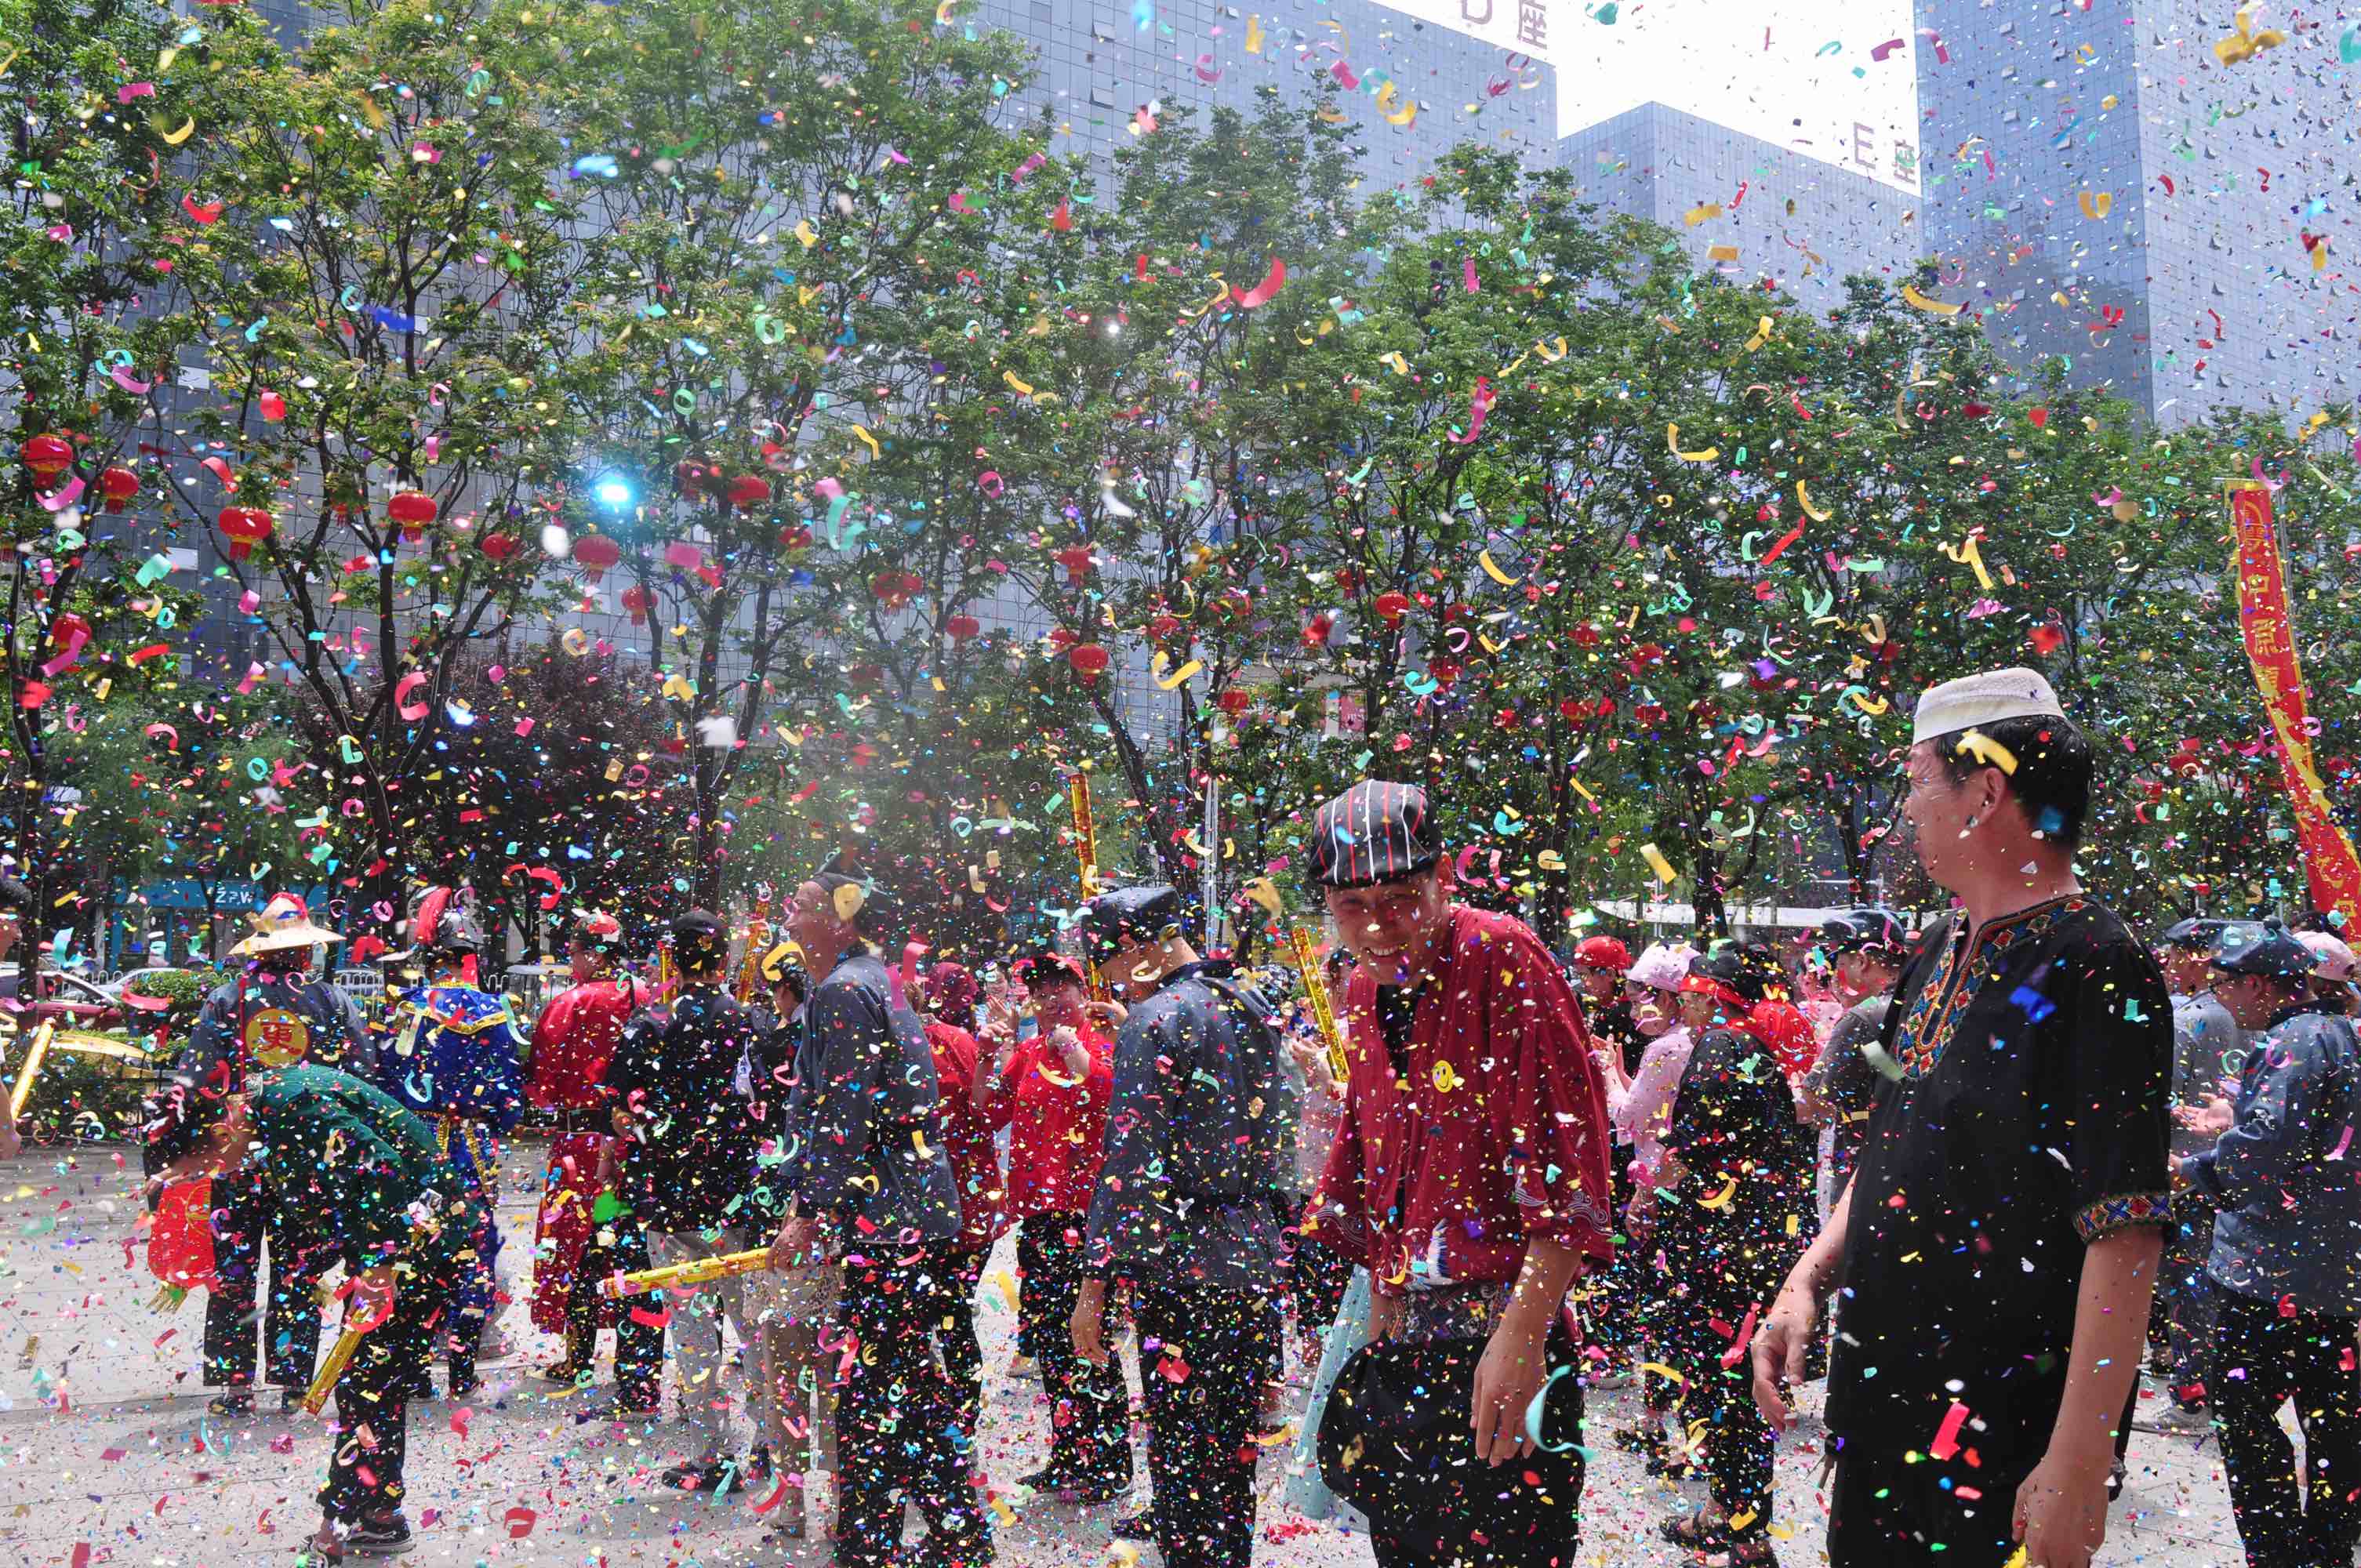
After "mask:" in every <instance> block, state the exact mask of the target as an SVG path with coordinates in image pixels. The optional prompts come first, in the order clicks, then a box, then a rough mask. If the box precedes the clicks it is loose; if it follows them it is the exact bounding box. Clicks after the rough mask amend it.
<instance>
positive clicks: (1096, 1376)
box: [1016, 1214, 1132, 1484]
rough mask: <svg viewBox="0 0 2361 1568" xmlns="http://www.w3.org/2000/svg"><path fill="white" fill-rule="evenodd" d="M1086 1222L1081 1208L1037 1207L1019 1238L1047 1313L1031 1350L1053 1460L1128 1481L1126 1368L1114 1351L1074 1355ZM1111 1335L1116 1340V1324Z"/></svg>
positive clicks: (1079, 1476) (1034, 1296) (1033, 1300)
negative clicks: (1101, 1358) (1091, 1358)
mask: <svg viewBox="0 0 2361 1568" xmlns="http://www.w3.org/2000/svg"><path fill="white" fill-rule="evenodd" d="M1082 1224H1083V1216H1082V1215H1080V1214H1035V1215H1032V1216H1030V1217H1029V1218H1027V1220H1026V1222H1025V1225H1024V1228H1023V1230H1021V1231H1020V1232H1019V1233H1018V1234H1017V1237H1016V1256H1017V1266H1018V1267H1019V1268H1021V1269H1023V1270H1024V1273H1025V1293H1024V1299H1025V1301H1026V1302H1027V1304H1028V1305H1030V1306H1032V1307H1033V1308H1034V1310H1037V1311H1038V1312H1039V1313H1040V1314H1041V1327H1040V1331H1039V1334H1038V1338H1037V1340H1036V1342H1035V1343H1036V1347H1037V1348H1035V1349H1034V1350H1033V1351H1032V1352H1031V1354H1032V1355H1033V1356H1034V1357H1035V1358H1036V1359H1038V1361H1039V1362H1040V1363H1041V1387H1042V1388H1043V1390H1044V1391H1046V1392H1047V1393H1048V1394H1049V1405H1050V1408H1049V1467H1050V1468H1051V1469H1053V1470H1055V1471H1056V1472H1058V1474H1059V1475H1060V1478H1061V1479H1064V1480H1067V1481H1076V1482H1083V1481H1087V1482H1092V1483H1096V1482H1099V1481H1108V1482H1114V1483H1121V1484H1128V1483H1129V1482H1130V1480H1131V1474H1132V1471H1131V1395H1130V1392H1129V1391H1128V1390H1127V1389H1126V1387H1125V1386H1124V1381H1123V1368H1122V1367H1121V1366H1120V1365H1117V1363H1116V1362H1115V1359H1114V1358H1113V1357H1112V1356H1110V1357H1109V1359H1108V1362H1107V1365H1105V1366H1104V1367H1099V1366H1093V1365H1091V1364H1090V1363H1089V1362H1087V1361H1084V1360H1083V1359H1082V1357H1081V1356H1079V1355H1076V1354H1074V1335H1073V1330H1072V1328H1071V1321H1072V1318H1073V1315H1074V1303H1075V1301H1076V1299H1079V1298H1080V1296H1081V1295H1082ZM1109 1310H1110V1311H1112V1310H1113V1309H1112V1305H1110V1308H1109ZM1105 1337H1106V1338H1107V1339H1108V1340H1110V1341H1112V1340H1113V1339H1114V1337H1115V1333H1114V1330H1113V1329H1112V1327H1110V1328H1109V1329H1108V1331H1107V1332H1106V1335H1105Z"/></svg>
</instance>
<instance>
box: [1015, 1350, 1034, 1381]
mask: <svg viewBox="0 0 2361 1568" xmlns="http://www.w3.org/2000/svg"><path fill="white" fill-rule="evenodd" d="M1008 1376H1011V1377H1027V1378H1031V1379H1032V1380H1034V1381H1035V1382H1038V1381H1040V1377H1041V1364H1040V1363H1039V1362H1038V1361H1036V1360H1034V1359H1033V1358H1032V1357H1031V1356H1029V1355H1012V1356H1010V1357H1009V1358H1008Z"/></svg>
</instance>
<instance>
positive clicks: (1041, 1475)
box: [1016, 1463, 1069, 1492]
mask: <svg viewBox="0 0 2361 1568" xmlns="http://www.w3.org/2000/svg"><path fill="white" fill-rule="evenodd" d="M1016 1484H1017V1485H1018V1486H1030V1487H1032V1488H1033V1490H1035V1491H1036V1492H1060V1491H1063V1490H1064V1489H1065V1488H1066V1486H1068V1485H1069V1483H1068V1481H1067V1479H1066V1472H1065V1468H1064V1466H1062V1465H1060V1464H1055V1463H1051V1464H1044V1465H1043V1466H1041V1468H1040V1469H1038V1470H1036V1471H1035V1472H1033V1474H1032V1475H1027V1476H1026V1477H1025V1478H1023V1479H1022V1480H1020V1481H1018V1482H1017V1483H1016Z"/></svg>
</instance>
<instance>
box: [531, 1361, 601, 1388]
mask: <svg viewBox="0 0 2361 1568" xmlns="http://www.w3.org/2000/svg"><path fill="white" fill-rule="evenodd" d="M588 1370H589V1368H588V1367H583V1366H577V1365H574V1363H572V1362H570V1361H556V1362H552V1363H551V1364H550V1365H547V1366H544V1367H543V1368H542V1369H541V1370H540V1371H538V1372H536V1373H534V1374H533V1376H535V1377H538V1378H540V1379H541V1380H542V1381H543V1382H544V1383H578V1382H580V1381H581V1380H582V1374H583V1373H585V1372H587V1371H588Z"/></svg>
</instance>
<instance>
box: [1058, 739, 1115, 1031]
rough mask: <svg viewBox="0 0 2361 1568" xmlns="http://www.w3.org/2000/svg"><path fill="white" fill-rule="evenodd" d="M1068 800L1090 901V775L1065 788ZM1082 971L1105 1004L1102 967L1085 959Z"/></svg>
mask: <svg viewBox="0 0 2361 1568" xmlns="http://www.w3.org/2000/svg"><path fill="white" fill-rule="evenodd" d="M1066 799H1067V802H1068V804H1070V805H1071V806H1073V808H1074V855H1075V858H1076V859H1077V860H1079V861H1081V862H1082V896H1083V897H1084V898H1085V899H1088V898H1090V897H1092V896H1093V895H1094V894H1097V892H1098V891H1099V829H1098V824H1097V823H1096V822H1094V821H1093V820H1092V817H1091V775H1090V774H1088V773H1076V774H1075V775H1074V776H1073V779H1072V781H1071V783H1069V784H1067V786H1066ZM1082 971H1083V975H1084V979H1083V982H1082V983H1083V984H1084V985H1085V986H1086V987H1087V988H1088V989H1089V991H1090V993H1091V1000H1092V1001H1093V1002H1104V1001H1106V1000H1107V999H1108V992H1107V982H1106V981H1105V980H1104V978H1103V977H1102V976H1101V975H1100V974H1099V966H1098V965H1097V964H1096V963H1094V962H1092V961H1090V960H1088V959H1085V960H1084V961H1083V964H1082Z"/></svg>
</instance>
